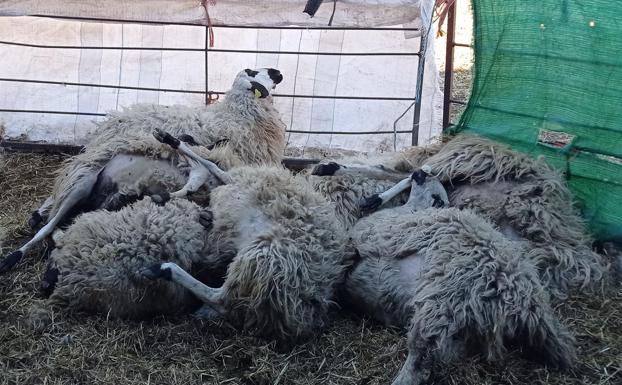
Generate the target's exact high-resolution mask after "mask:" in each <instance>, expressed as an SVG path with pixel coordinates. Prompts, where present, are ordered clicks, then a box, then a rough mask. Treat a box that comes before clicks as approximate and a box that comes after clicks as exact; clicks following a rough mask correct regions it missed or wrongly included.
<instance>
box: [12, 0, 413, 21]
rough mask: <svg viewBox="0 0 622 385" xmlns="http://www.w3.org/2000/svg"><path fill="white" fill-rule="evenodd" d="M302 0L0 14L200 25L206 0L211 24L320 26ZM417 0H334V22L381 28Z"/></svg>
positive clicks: (130, 4)
mask: <svg viewBox="0 0 622 385" xmlns="http://www.w3.org/2000/svg"><path fill="white" fill-rule="evenodd" d="M305 3H306V1H302V0H209V1H206V2H201V1H199V0H149V1H145V0H142V1H141V0H135V1H127V0H106V1H105V2H102V1H101V0H81V1H80V0H78V1H76V0H3V1H1V2H0V16H30V15H46V16H65V17H90V18H102V19H121V20H142V21H157V22H168V23H174V22H175V23H180V22H182V23H196V24H206V23H207V17H206V9H205V6H204V5H203V4H206V6H207V9H208V12H209V15H210V18H211V20H212V22H213V23H215V24H238V25H239V24H242V25H273V26H283V25H293V24H295V25H308V26H311V25H321V26H325V25H327V23H328V20H329V19H330V16H331V14H332V11H333V1H332V0H324V3H323V4H322V6H320V8H319V10H318V12H317V13H316V14H315V17H314V18H310V17H309V15H307V14H304V13H303V12H302V11H303V9H304V7H305ZM420 14H421V11H420V0H338V1H337V3H336V7H335V15H334V18H333V25H334V26H357V27H371V26H386V25H397V24H405V23H409V22H412V21H414V20H416V19H418V18H419V16H420Z"/></svg>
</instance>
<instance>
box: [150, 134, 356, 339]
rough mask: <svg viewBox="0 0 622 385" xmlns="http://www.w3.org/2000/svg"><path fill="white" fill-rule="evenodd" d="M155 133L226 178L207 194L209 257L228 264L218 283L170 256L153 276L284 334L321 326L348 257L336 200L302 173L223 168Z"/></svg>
mask: <svg viewBox="0 0 622 385" xmlns="http://www.w3.org/2000/svg"><path fill="white" fill-rule="evenodd" d="M156 136H157V137H158V138H159V139H160V140H162V141H163V142H165V143H168V144H170V145H172V146H173V147H175V148H176V149H177V150H178V151H179V152H181V153H182V154H184V155H186V156H188V157H190V158H192V159H196V160H197V161H199V162H201V163H202V164H204V165H205V166H206V167H207V168H209V170H210V172H213V173H215V175H217V176H218V178H219V179H220V180H223V181H227V184H225V185H223V186H220V187H217V188H215V189H214V190H213V191H212V193H211V197H210V210H211V211H212V214H213V218H214V222H213V228H212V232H211V235H210V239H211V241H210V247H211V248H212V250H213V251H212V252H211V253H208V255H207V258H208V259H210V260H216V259H224V260H229V261H230V264H229V266H228V269H227V276H226V279H225V282H224V284H223V286H222V287H220V288H212V287H208V286H206V285H204V284H202V283H201V282H200V281H198V280H197V279H195V278H194V277H192V275H190V274H188V273H187V272H186V271H184V269H183V268H182V267H180V266H177V265H176V264H175V263H165V264H162V265H158V266H156V267H155V270H154V271H153V272H152V274H151V275H153V276H156V277H165V278H168V279H172V280H173V281H175V282H177V283H179V284H181V285H182V286H184V287H186V288H187V289H189V290H190V291H192V292H193V293H194V294H195V295H197V297H199V298H200V299H201V300H203V301H204V302H205V303H206V304H207V305H208V306H210V308H211V309H218V311H220V312H221V313H223V314H225V316H226V317H227V318H228V319H230V320H232V321H234V322H236V323H239V324H241V325H244V326H245V327H247V328H252V329H255V330H257V331H259V332H260V333H261V334H266V335H270V336H272V337H275V338H277V339H278V340H281V341H285V342H288V341H296V340H298V339H299V338H304V337H307V336H309V335H311V334H313V333H315V332H317V330H319V329H321V328H322V327H323V326H324V324H325V320H326V316H327V312H328V309H329V308H330V306H331V304H332V301H333V298H334V295H335V290H336V288H337V285H338V284H339V283H340V282H341V281H342V279H343V276H344V273H345V267H346V264H347V263H348V261H347V260H346V255H347V253H346V246H347V242H346V238H345V231H344V228H343V226H342V225H341V223H340V222H339V221H338V220H337V217H336V215H335V208H334V205H333V204H331V203H330V202H329V201H328V200H327V199H325V198H324V197H323V196H322V195H320V194H319V193H317V192H316V191H314V189H313V187H312V186H311V185H310V184H309V182H308V181H307V179H306V178H305V176H304V175H293V174H291V173H290V172H289V171H287V170H285V169H283V168H275V167H272V168H265V167H260V168H257V167H255V168H251V167H240V168H234V169H232V170H231V171H229V172H224V171H222V170H219V169H218V167H217V166H216V165H214V164H210V162H209V161H207V160H202V159H200V157H199V156H198V155H197V154H194V153H193V151H192V149H191V148H190V147H188V146H187V145H186V144H185V143H183V142H180V141H178V140H176V138H173V137H172V136H171V135H168V134H166V133H162V132H160V133H157V135H156Z"/></svg>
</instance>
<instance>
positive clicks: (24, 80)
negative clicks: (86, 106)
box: [0, 78, 224, 94]
mask: <svg viewBox="0 0 622 385" xmlns="http://www.w3.org/2000/svg"><path fill="white" fill-rule="evenodd" d="M0 81H3V82H17V83H37V84H54V85H60V86H76V87H97V88H114V89H122V90H139V91H158V92H177V93H182V94H204V93H205V91H194V90H179V89H172V88H153V87H134V86H121V85H113V84H95V83H78V82H59V81H54V80H35V79H11V78H0ZM223 93H224V92H223Z"/></svg>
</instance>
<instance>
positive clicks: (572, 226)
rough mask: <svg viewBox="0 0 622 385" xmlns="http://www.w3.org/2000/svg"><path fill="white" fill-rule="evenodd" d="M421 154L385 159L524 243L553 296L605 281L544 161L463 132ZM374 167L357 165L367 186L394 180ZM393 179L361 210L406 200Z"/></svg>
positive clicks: (405, 183)
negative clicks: (418, 170)
mask: <svg viewBox="0 0 622 385" xmlns="http://www.w3.org/2000/svg"><path fill="white" fill-rule="evenodd" d="M422 152H423V151H417V150H414V151H413V152H412V153H411V154H409V153H398V154H389V155H387V156H386V158H387V160H388V161H387V164H389V165H394V166H395V165H399V167H400V171H404V169H405V168H407V167H404V166H408V165H409V164H413V165H417V163H418V166H419V167H423V168H425V169H426V170H428V171H429V172H430V173H432V174H433V175H437V176H438V178H439V179H440V181H441V182H442V183H443V184H444V185H445V186H446V188H447V190H448V194H449V203H450V205H451V206H454V207H458V208H470V209H471V210H473V211H475V212H476V213H478V214H479V215H482V216H484V217H485V218H487V219H488V220H490V221H492V222H493V223H494V224H495V225H497V226H498V227H499V229H500V230H501V232H502V233H503V234H504V235H506V236H509V237H512V238H514V239H516V240H518V239H525V240H527V241H529V242H530V251H529V257H530V259H531V260H532V261H534V263H535V265H536V267H537V268H538V270H539V272H540V274H541V277H542V280H543V282H544V285H545V286H546V287H547V289H548V290H550V292H551V294H553V296H554V299H556V300H563V299H565V298H567V296H568V293H569V292H570V291H571V290H588V289H590V288H592V287H594V286H595V285H596V284H597V283H598V282H599V281H600V280H601V279H602V278H603V276H604V274H605V272H606V271H607V264H606V263H605V261H603V259H602V258H601V257H600V256H599V255H598V254H597V253H595V252H593V251H592V250H591V247H590V244H591V238H590V237H589V235H588V234H587V231H586V229H585V226H584V223H583V221H582V220H581V219H580V217H579V215H578V212H577V210H576V209H575V207H574V206H573V198H572V194H571V193H570V191H569V190H568V188H567V187H566V185H565V184H564V182H563V180H562V178H561V176H560V175H559V174H558V173H557V172H556V171H555V170H553V169H551V168H550V167H549V166H548V165H546V163H545V162H544V161H543V159H533V158H531V157H529V156H527V155H525V154H521V153H517V152H514V151H511V150H510V149H508V148H507V147H506V146H504V145H502V144H499V143H495V142H493V141H491V140H488V139H484V138H481V137H478V136H475V135H464V134H463V135H458V136H456V137H455V138H454V139H452V140H451V141H449V142H448V143H447V144H445V145H443V146H442V147H440V148H438V147H436V146H435V147H434V148H432V151H430V152H431V153H432V155H431V156H429V157H428V158H427V159H425V160H424V158H423V157H421V156H420V155H421V153H422ZM409 155H410V159H412V160H411V161H409V160H410V159H409ZM396 159H397V160H399V159H401V161H398V162H396ZM323 166H325V165H323ZM318 168H320V169H321V170H322V171H324V170H327V172H322V173H321V174H323V175H331V172H330V171H331V170H330V169H326V168H322V167H321V166H318ZM332 169H333V170H336V171H334V172H333V174H335V175H341V177H344V176H346V175H348V173H351V171H350V170H351V168H350V167H348V166H344V165H342V164H339V165H338V166H337V167H335V166H333V167H332ZM366 170H368V171H366ZM379 172H380V171H379V168H378V167H376V166H368V165H367V166H358V167H357V168H356V171H355V174H356V177H354V178H359V179H361V176H362V175H366V177H365V178H364V179H365V180H366V181H367V183H370V182H369V181H370V180H373V179H374V178H379V177H380V178H382V179H381V180H386V179H387V176H389V175H390V176H391V177H395V172H393V171H391V169H390V168H388V167H385V170H384V171H382V172H383V175H382V176H379ZM398 178H401V180H400V181H399V182H398V183H396V184H395V185H394V186H393V187H391V188H390V189H388V190H385V191H384V192H382V193H377V194H372V195H368V196H366V197H365V199H363V200H362V201H361V205H360V210H361V212H363V213H365V212H371V211H373V210H375V209H376V208H378V207H380V206H381V205H385V204H386V203H387V202H389V201H391V199H393V198H394V197H396V196H400V197H402V199H403V194H402V191H405V190H407V189H408V188H410V182H409V178H408V176H407V175H406V174H402V176H401V177H398Z"/></svg>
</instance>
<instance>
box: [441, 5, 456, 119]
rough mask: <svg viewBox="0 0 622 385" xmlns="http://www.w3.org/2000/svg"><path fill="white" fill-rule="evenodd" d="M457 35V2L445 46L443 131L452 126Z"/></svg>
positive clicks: (450, 19) (448, 15) (452, 13)
mask: <svg viewBox="0 0 622 385" xmlns="http://www.w3.org/2000/svg"><path fill="white" fill-rule="evenodd" d="M455 34H456V2H454V3H453V4H452V5H451V6H450V7H449V10H448V12H447V42H446V44H445V85H444V87H443V88H444V89H443V92H444V95H443V130H445V129H446V128H447V127H449V125H450V123H451V122H450V121H449V114H450V112H451V103H450V100H451V82H452V80H453V72H454V46H455V42H454V39H455Z"/></svg>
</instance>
